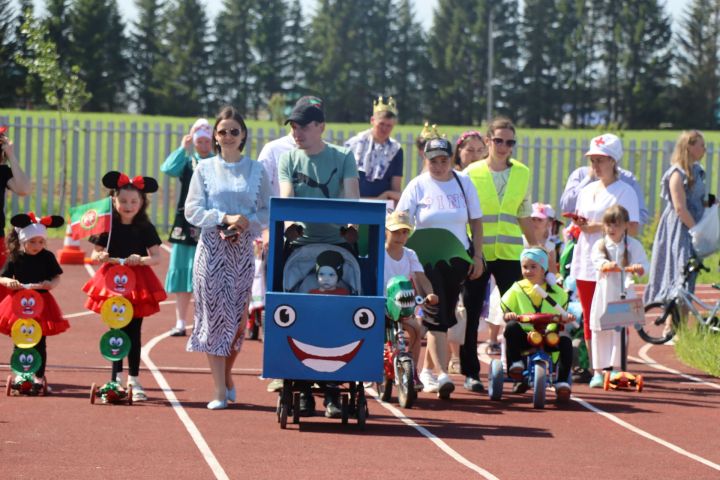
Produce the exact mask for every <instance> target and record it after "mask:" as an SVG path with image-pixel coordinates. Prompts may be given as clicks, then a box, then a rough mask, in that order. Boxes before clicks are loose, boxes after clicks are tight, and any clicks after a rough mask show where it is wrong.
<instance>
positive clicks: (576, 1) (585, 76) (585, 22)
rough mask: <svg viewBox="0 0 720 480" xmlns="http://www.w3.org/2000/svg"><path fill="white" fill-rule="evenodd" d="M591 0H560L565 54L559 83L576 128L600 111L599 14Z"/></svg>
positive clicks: (559, 14) (559, 11)
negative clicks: (596, 34) (596, 32)
mask: <svg viewBox="0 0 720 480" xmlns="http://www.w3.org/2000/svg"><path fill="white" fill-rule="evenodd" d="M593 3H594V2H592V1H590V0H558V3H557V12H558V23H559V27H558V29H559V32H558V34H559V35H558V36H559V37H560V38H561V39H562V40H561V41H562V50H563V56H562V61H561V62H560V64H559V72H558V83H559V85H560V86H561V88H562V89H563V96H562V98H563V105H562V110H563V112H564V113H567V114H568V115H569V116H570V123H571V126H572V127H573V128H577V127H578V126H585V125H586V122H587V121H588V120H589V119H590V115H591V114H592V113H593V112H594V111H595V110H596V105H595V100H596V97H597V86H596V84H597V81H596V77H597V70H596V66H597V61H598V55H599V54H598V49H597V40H596V36H595V34H594V32H595V31H597V26H596V24H597V15H595V12H594V11H593V8H592V6H593Z"/></svg>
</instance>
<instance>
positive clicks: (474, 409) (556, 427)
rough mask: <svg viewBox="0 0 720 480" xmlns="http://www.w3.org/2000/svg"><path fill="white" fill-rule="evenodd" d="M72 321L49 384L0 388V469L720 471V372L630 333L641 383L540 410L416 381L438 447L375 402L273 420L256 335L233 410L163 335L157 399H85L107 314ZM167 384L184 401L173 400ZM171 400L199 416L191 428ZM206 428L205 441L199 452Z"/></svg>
mask: <svg viewBox="0 0 720 480" xmlns="http://www.w3.org/2000/svg"><path fill="white" fill-rule="evenodd" d="M58 246H59V245H58V244H57V242H53V248H57V247H58ZM164 258H165V262H166V261H167V258H168V257H167V255H165V257H164ZM64 268H65V274H64V275H63V279H62V283H61V286H60V287H59V288H58V289H57V290H56V291H54V294H55V297H56V298H57V300H58V302H59V303H60V306H61V308H62V309H63V312H64V313H65V314H66V315H72V314H76V313H81V312H83V311H84V310H83V308H82V305H83V302H84V300H85V297H84V295H83V294H82V292H81V291H80V287H81V285H82V284H83V283H84V282H85V280H86V279H87V278H88V273H87V272H86V270H85V268H84V267H83V266H66V267H64ZM164 272H165V266H163V267H162V268H158V269H157V273H158V275H159V276H160V277H163V276H164ZM71 324H72V328H71V329H70V331H68V332H67V333H65V334H63V335H60V336H58V337H51V338H49V339H48V356H49V358H48V364H49V366H48V372H47V376H48V379H49V381H50V385H51V386H52V387H53V389H54V392H53V394H52V395H50V396H47V397H33V398H30V397H5V396H2V397H0V458H1V459H2V467H1V468H2V474H0V477H2V478H57V477H58V476H65V478H93V479H97V478H109V477H119V476H122V477H124V478H150V477H154V478H171V477H172V478H212V477H214V476H217V477H219V478H227V477H229V478H289V477H290V478H301V479H304V478H310V477H313V478H379V477H381V476H382V477H384V478H398V479H404V478H412V479H414V480H420V479H425V478H428V479H433V480H437V479H438V478H453V479H460V478H470V477H480V478H482V477H483V475H485V476H487V477H488V478H493V477H492V476H495V477H497V478H502V479H522V478H531V477H532V478H540V479H545V478H547V479H557V478H584V479H592V478H618V479H623V478H628V479H629V478H663V479H674V478H678V479H680V478H682V479H688V478H691V479H717V478H720V449H719V448H718V445H719V440H718V425H720V408H719V407H720V381H719V380H718V379H716V378H712V377H708V376H706V375H704V374H701V373H699V372H696V371H693V370H692V369H690V368H688V367H686V366H684V365H682V364H681V363H680V362H678V361H677V359H676V358H675V356H674V353H673V349H672V347H668V346H661V347H652V348H649V349H648V347H647V346H646V345H645V344H644V343H643V342H642V341H641V340H640V339H639V338H637V337H636V336H633V337H632V340H631V348H630V355H631V357H630V359H631V361H630V363H629V369H630V370H631V371H632V372H634V373H642V374H643V375H644V376H645V378H646V389H645V391H644V392H643V393H640V394H638V393H635V392H629V391H624V392H604V391H602V390H590V389H588V388H587V386H580V385H578V386H576V387H575V388H574V391H573V393H574V395H575V397H574V398H575V399H576V400H574V401H572V402H571V404H570V405H569V406H567V407H565V408H558V407H556V406H555V405H554V404H553V403H552V400H553V398H554V397H553V393H552V392H548V399H549V404H548V406H547V407H546V409H545V410H534V409H533V408H532V403H531V396H530V394H529V393H527V394H524V395H513V394H505V395H504V397H503V400H502V401H500V402H491V401H490V400H488V398H487V395H485V394H482V395H478V394H471V393H468V392H465V391H464V390H463V388H462V379H461V377H459V376H458V377H455V380H456V385H457V387H458V389H457V390H456V392H455V393H454V394H453V396H452V400H450V401H440V400H437V399H436V398H434V396H433V395H431V394H424V393H423V394H421V395H420V399H419V400H418V402H417V404H416V406H415V407H414V408H412V409H411V410H405V411H403V413H404V414H405V415H406V416H407V417H408V418H409V419H410V420H412V422H415V423H416V424H418V425H420V426H422V427H424V429H426V430H424V431H425V432H426V433H427V432H429V434H432V435H434V436H435V437H437V439H439V440H440V441H441V442H440V443H441V445H440V446H438V445H436V444H435V443H433V442H432V441H431V440H430V439H428V438H427V437H426V436H424V435H423V434H421V433H420V432H419V431H418V430H417V429H415V428H412V427H411V426H408V425H407V424H406V423H403V422H402V421H401V420H400V419H398V418H397V417H396V416H395V415H393V413H392V412H391V411H390V410H388V409H386V408H385V407H383V406H382V405H381V404H380V403H378V402H376V401H374V400H371V401H370V413H371V416H370V418H369V419H368V424H367V427H366V430H365V431H359V430H358V429H357V428H356V425H354V424H353V422H352V421H351V424H350V425H345V426H343V425H341V424H340V422H339V421H336V420H327V419H325V418H324V417H322V416H321V415H320V413H321V411H320V409H319V408H318V416H315V417H312V418H308V419H302V421H301V424H300V426H299V427H298V426H297V425H292V424H289V425H288V429H287V430H284V431H283V430H280V428H279V426H278V424H277V422H276V418H275V402H276V395H275V394H270V393H267V392H266V391H265V387H266V382H265V381H261V380H259V379H258V374H259V373H260V370H261V367H262V365H261V362H262V360H261V357H262V355H261V354H262V344H260V343H258V342H252V341H247V342H245V346H244V349H243V352H242V353H241V355H240V357H239V359H238V361H237V364H236V370H237V375H236V377H235V378H236V384H237V389H238V400H239V403H238V404H235V405H232V406H231V407H230V408H229V409H227V410H224V411H209V410H207V409H206V408H205V404H206V403H207V401H208V400H209V399H210V396H211V393H210V392H211V390H212V381H211V379H210V375H209V374H208V373H207V365H206V361H205V358H204V356H203V355H200V354H191V353H187V352H185V339H181V338H164V339H161V340H159V342H157V343H156V345H155V346H154V347H153V348H152V349H151V350H150V351H149V352H146V353H148V354H149V358H150V359H151V361H152V362H153V363H154V364H155V365H157V367H158V368H159V370H160V373H161V374H162V376H164V378H165V380H166V381H167V382H168V385H169V387H170V389H171V391H166V392H164V391H162V390H161V389H160V387H159V386H158V383H157V381H156V379H155V377H154V376H153V375H152V374H151V372H149V371H148V370H144V371H143V372H141V380H142V383H143V385H144V386H145V389H146V391H147V393H148V395H149V397H150V400H149V401H147V402H144V403H141V404H136V405H134V406H132V407H128V406H126V405H112V406H111V405H101V404H98V405H90V403H89V400H88V393H89V388H90V384H91V383H93V382H97V383H104V382H105V381H107V379H108V378H109V362H107V361H105V360H104V359H103V358H102V357H101V356H100V352H99V350H98V341H99V338H100V335H101V334H102V333H103V332H104V331H105V327H104V326H103V324H102V322H101V321H100V319H99V316H98V315H96V314H90V315H84V316H78V317H76V318H71ZM173 324H174V308H173V305H172V304H168V305H165V306H163V308H162V311H161V313H160V314H158V315H155V316H153V317H150V318H148V319H146V321H145V323H144V325H143V341H144V343H145V344H146V346H147V342H149V341H151V340H152V339H153V338H154V337H157V336H159V335H161V334H163V333H165V332H166V331H167V330H168V329H169V328H170V327H171V326H172V325H173ZM641 347H643V348H642V352H640V351H639V350H641ZM11 349H12V345H11V342H10V339H9V338H8V337H4V336H3V337H2V338H0V351H2V352H5V353H3V357H2V362H0V363H1V364H2V369H0V373H2V383H3V385H4V378H5V377H6V376H7V374H9V369H8V366H7V358H9V354H10V351H11ZM643 355H645V357H643ZM647 356H649V357H651V359H650V360H649V361H651V362H656V363H657V364H661V365H663V366H666V367H668V368H670V369H674V370H677V371H679V372H683V373H686V374H690V375H694V376H695V377H698V379H699V380H702V381H704V382H707V383H709V384H705V383H698V382H697V381H695V380H690V379H688V378H684V377H681V376H679V375H678V374H676V373H671V372H668V371H664V370H659V369H656V368H653V367H652V366H651V365H649V364H647V363H643V362H645V361H648V360H647ZM483 368H484V370H485V372H486V371H487V369H486V367H485V366H484V367H483ZM483 382H484V383H485V379H483ZM166 395H169V396H170V397H171V398H172V396H173V395H174V396H175V397H177V399H178V401H179V402H180V406H179V407H178V408H173V406H172V405H171V403H170V401H169V400H168V397H166ZM581 401H584V402H587V403H585V404H583V403H582V402H581ZM588 403H589V404H590V405H589V406H588V407H589V408H595V409H599V410H600V411H602V412H606V413H607V414H608V415H607V416H603V415H600V414H598V413H596V412H594V411H592V410H590V409H588V407H586V406H584V405H588ZM320 404H321V399H318V405H320ZM178 413H180V415H182V416H184V415H185V414H186V415H187V418H188V419H189V424H190V425H191V428H192V425H194V427H196V428H197V432H198V435H196V438H195V439H194V438H193V437H192V436H191V435H190V434H189V433H188V429H187V428H186V426H185V424H184V423H183V422H182V421H181V420H180V416H179V415H178ZM613 420H618V421H620V423H622V422H625V423H624V424H623V425H620V424H618V423H617V422H615V421H613ZM632 428H634V429H635V430H632ZM647 435H651V436H653V437H652V438H653V439H650V438H647ZM197 439H199V442H200V444H201V445H202V444H203V442H205V443H206V445H207V450H206V451H205V454H203V453H202V452H201V450H200V449H199V448H198V445H197V444H196V441H195V440H197ZM662 442H665V443H664V444H663V443H662ZM440 447H443V448H444V449H443V448H440ZM213 458H214V459H215V460H216V462H217V465H216V467H215V469H214V470H213V469H211V467H210V466H209V464H212V463H213ZM463 458H464V460H463ZM208 459H210V460H209V461H208ZM458 459H460V460H462V461H463V462H464V463H461V461H459V460H458ZM483 472H485V473H484V474H483ZM224 475H226V476H227V477H224Z"/></svg>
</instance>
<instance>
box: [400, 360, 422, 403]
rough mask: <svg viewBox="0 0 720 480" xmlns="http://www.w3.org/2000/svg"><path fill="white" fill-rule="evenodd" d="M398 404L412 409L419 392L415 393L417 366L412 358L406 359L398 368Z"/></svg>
mask: <svg viewBox="0 0 720 480" xmlns="http://www.w3.org/2000/svg"><path fill="white" fill-rule="evenodd" d="M398 380H399V383H398V403H399V404H400V406H401V407H402V408H412V406H413V403H415V399H416V398H417V392H416V391H415V366H414V365H413V361H412V358H404V359H402V360H401V361H400V364H399V368H398Z"/></svg>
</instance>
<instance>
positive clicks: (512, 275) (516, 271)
mask: <svg viewBox="0 0 720 480" xmlns="http://www.w3.org/2000/svg"><path fill="white" fill-rule="evenodd" d="M490 275H493V276H494V277H495V283H497V286H498V290H500V295H501V296H502V295H503V294H504V293H505V292H507V291H508V290H509V289H510V287H512V284H513V283H515V282H517V281H518V280H520V279H521V278H522V271H521V270H520V262H519V261H517V260H493V261H491V262H487V269H486V270H485V271H484V272H483V274H482V275H480V278H478V279H476V280H466V281H465V285H464V287H463V303H464V304H465V312H466V313H467V327H466V328H465V343H463V345H462V346H460V369H461V371H462V373H463V375H465V376H466V377H472V378H474V379H476V380H479V379H480V361H479V360H478V356H477V329H478V325H479V324H480V312H482V310H483V306H484V305H485V293H486V290H487V286H488V282H490Z"/></svg>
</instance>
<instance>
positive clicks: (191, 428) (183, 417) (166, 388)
mask: <svg viewBox="0 0 720 480" xmlns="http://www.w3.org/2000/svg"><path fill="white" fill-rule="evenodd" d="M85 267H86V269H88V273H90V275H91V276H92V275H94V274H95V271H94V270H92V268H87V267H89V265H85ZM173 303H175V302H174V301H172V300H169V301H165V302H161V303H160V305H169V304H173ZM94 313H95V312H83V314H87V315H90V314H94ZM73 315H76V316H80V315H78V314H73ZM66 317H67V316H66ZM169 336H170V332H169V331H168V332H165V333H163V334H161V335H158V336H156V337H154V338H152V339H151V340H150V341H149V342H147V343H146V344H145V345H143V347H142V350H141V351H140V357H141V358H142V361H143V362H145V365H147V367H148V370H149V371H150V373H152V375H153V377H154V378H155V381H156V382H157V384H158V386H159V387H160V389H161V390H162V392H163V395H165V398H167V400H168V402H170V406H171V407H172V408H173V410H174V411H175V414H176V415H177V416H178V418H179V419H180V421H181V422H182V424H183V425H184V426H185V429H186V430H187V431H188V433H189V434H190V438H192V439H193V442H195V445H196V446H197V448H198V450H200V453H201V454H202V456H203V458H204V459H205V462H206V463H207V464H208V466H209V467H210V470H212V472H213V474H214V475H215V478H217V479H219V480H230V477H228V475H227V473H225V470H224V469H223V468H222V465H220V462H219V461H218V459H217V457H215V454H214V453H213V452H212V450H210V446H209V445H208V444H207V442H206V441H205V438H204V437H203V436H202V434H201V433H200V430H199V429H198V428H197V425H195V423H194V422H193V421H192V419H191V418H190V415H188V414H187V412H186V411H185V408H184V407H183V406H182V404H181V403H180V401H179V400H178V399H177V397H176V396H175V392H173V390H172V388H170V384H168V382H167V381H166V380H165V376H164V375H163V374H162V373H161V372H160V370H159V369H158V368H157V366H156V365H155V362H153V361H152V359H151V358H150V352H151V351H152V349H153V347H155V345H157V344H158V343H159V342H160V341H162V340H164V339H166V338H168V337H169Z"/></svg>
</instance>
